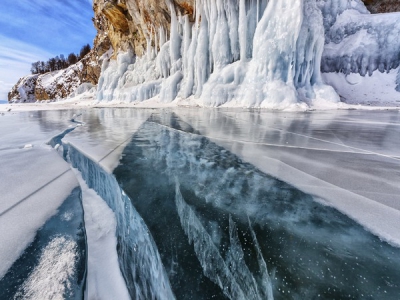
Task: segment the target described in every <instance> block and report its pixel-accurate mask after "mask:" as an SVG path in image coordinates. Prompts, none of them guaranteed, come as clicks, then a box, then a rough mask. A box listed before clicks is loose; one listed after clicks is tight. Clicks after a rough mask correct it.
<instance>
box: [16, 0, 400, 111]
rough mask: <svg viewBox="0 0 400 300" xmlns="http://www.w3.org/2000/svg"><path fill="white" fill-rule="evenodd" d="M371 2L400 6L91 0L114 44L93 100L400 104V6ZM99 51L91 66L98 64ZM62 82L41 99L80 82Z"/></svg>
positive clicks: (367, 0) (302, 0)
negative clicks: (151, 99)
mask: <svg viewBox="0 0 400 300" xmlns="http://www.w3.org/2000/svg"><path fill="white" fill-rule="evenodd" d="M365 5H367V7H368V9H370V10H371V11H374V12H380V11H391V10H396V9H398V7H397V4H396V3H392V2H391V1H390V0H385V1H381V2H379V3H378V2H377V1H375V0H291V1H289V0H280V1H278V0H213V1H211V0H199V1H194V0H186V1H185V0H162V1H154V0H150V1H144V0H94V4H93V8H94V11H95V18H94V24H95V27H96V28H97V30H98V35H97V37H96V40H95V45H96V44H99V41H105V40H106V41H107V42H108V45H111V47H112V48H113V50H114V51H113V55H112V57H111V58H110V59H105V60H104V61H103V62H102V66H101V75H100V78H99V81H98V88H97V99H98V101H103V102H110V101H114V102H118V103H120V102H122V103H127V102H130V103H132V102H134V103H139V102H143V101H145V100H148V99H150V98H154V99H157V100H156V102H157V103H160V102H161V103H171V102H174V101H175V102H176V103H181V104H190V105H200V106H242V107H243V106H245V107H267V108H287V107H292V106H304V107H306V106H307V105H313V104H319V103H337V102H338V101H339V96H340V98H341V99H342V100H344V101H346V102H350V103H370V102H375V103H376V104H379V103H381V102H385V101H386V102H389V103H391V104H393V103H397V102H396V101H397V100H398V101H399V102H400V93H399V92H398V90H400V79H399V78H400V69H399V68H398V67H399V64H400V40H399V39H397V36H398V35H399V33H400V27H399V24H400V13H390V14H371V13H370V12H369V11H368V9H367V8H366V6H365ZM101 49H102V50H101V51H98V50H94V52H93V54H92V55H93V56H94V57H95V59H94V60H92V63H93V62H94V63H99V62H100V61H102V60H101V59H99V58H100V57H102V54H103V53H104V52H105V51H106V50H107V49H108V48H107V47H101ZM97 67H98V68H100V66H97ZM82 70H86V67H85V66H84V67H83V69H82ZM98 70H100V69H98ZM321 72H322V73H321ZM98 73H100V71H98ZM47 76H49V75H47ZM52 76H53V75H52ZM53 77H55V76H53ZM61 77H62V78H64V77H65V76H64V75H62V76H61ZM78 77H79V76H78ZM43 79H44V78H43ZM43 79H41V77H40V76H39V78H38V79H37V82H39V83H40V82H42V81H44V80H43ZM26 80H27V79H24V80H22V82H23V83H24V82H25V81H26ZM30 80H32V79H30ZM89 81H90V82H92V83H97V78H96V80H93V81H92V80H89ZM65 82H68V80H67V81H65V80H63V81H62V84H59V82H57V81H53V85H52V87H56V88H55V89H56V90H57V92H56V93H50V94H51V95H49V97H47V94H49V93H44V94H43V93H42V92H41V91H42V90H43V89H41V88H38V89H37V90H38V92H37V93H35V94H36V97H37V99H48V98H54V97H56V98H57V97H65V96H68V94H70V92H71V90H73V89H75V88H76V86H77V85H78V84H77V83H74V84H73V85H72V86H73V88H72V89H71V88H69V89H68V91H69V93H65V92H63V91H62V90H63V87H64V83H65ZM81 82H83V81H82V80H81V81H80V83H81ZM80 83H79V84H80ZM325 83H328V84H325ZM68 84H69V83H68ZM39 86H40V85H39ZM331 86H333V87H334V88H335V89H333V88H332V87H331ZM18 89H21V88H20V87H19V86H17V87H16V89H15V90H16V91H18ZM60 90H61V91H60Z"/></svg>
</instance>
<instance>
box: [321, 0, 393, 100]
mask: <svg viewBox="0 0 400 300" xmlns="http://www.w3.org/2000/svg"><path fill="white" fill-rule="evenodd" d="M318 5H319V7H320V9H321V11H322V13H323V16H324V26H325V49H324V52H323V56H322V63H321V70H322V72H324V73H330V74H326V75H325V74H324V75H323V78H324V79H325V80H326V82H328V83H329V84H331V85H332V86H334V88H335V89H336V90H337V91H338V93H339V94H340V96H341V97H342V98H343V99H347V101H348V102H353V103H360V102H361V103H369V104H371V103H373V102H375V103H377V104H378V105H382V104H383V103H384V102H392V103H396V101H399V100H400V95H399V94H397V92H396V91H399V90H400V88H399V86H398V83H396V82H397V81H398V80H396V76H395V75H393V73H395V72H396V69H397V68H398V67H399V65H400V40H399V39H398V36H399V34H400V13H390V14H389V13H386V14H370V13H369V11H368V10H367V9H366V8H365V6H364V4H363V3H362V2H361V0H351V1H348V0H324V1H319V4H318ZM377 71H379V72H380V73H386V74H387V75H385V76H380V74H379V72H377ZM335 73H339V74H335ZM340 73H342V74H340ZM352 74H353V75H352ZM356 74H359V75H360V77H358V78H356V80H354V78H352V77H356V76H354V75H356ZM349 75H352V76H350V77H349ZM367 75H368V77H373V78H371V79H369V78H366V77H367ZM371 86H372V91H370V89H371ZM383 86H384V87H385V88H384V90H383V89H382V87H383ZM377 88H378V89H379V90H381V89H382V90H381V91H380V93H379V94H376V93H374V92H373V91H375V90H376V89H377Z"/></svg>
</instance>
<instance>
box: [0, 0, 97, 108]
mask: <svg viewBox="0 0 400 300" xmlns="http://www.w3.org/2000/svg"><path fill="white" fill-rule="evenodd" d="M92 17H93V11H92V1H91V0H0V100H2V99H7V93H8V92H9V90H10V89H11V87H12V86H13V85H14V84H15V83H16V82H17V81H18V79H19V78H20V77H22V76H24V75H28V74H30V68H31V63H33V62H35V61H38V60H44V61H46V60H48V59H49V58H51V57H54V56H56V55H60V54H64V55H65V56H67V55H68V54H69V53H71V52H74V53H79V50H80V49H81V47H82V46H83V45H85V44H88V43H89V44H90V45H91V46H92V43H93V39H94V37H95V35H96V30H95V29H94V27H93V23H92Z"/></svg>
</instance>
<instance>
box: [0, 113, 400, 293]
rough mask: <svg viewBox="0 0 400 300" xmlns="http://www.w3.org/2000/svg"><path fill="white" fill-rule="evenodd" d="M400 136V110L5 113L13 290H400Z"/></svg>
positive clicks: (1, 172) (2, 212) (6, 224)
mask: <svg viewBox="0 0 400 300" xmlns="http://www.w3.org/2000/svg"><path fill="white" fill-rule="evenodd" d="M399 136H400V113H399V112H398V111H356V110H346V111H344V110H343V111H325V112H304V113H301V112H293V113H290V112H267V111H262V110H251V111H248V110H238V109H231V110H228V109H226V110H220V109H200V108H190V109H185V108H176V109H132V108H130V109H124V108H118V109H117V108H115V109H112V108H107V109H87V110H85V109H82V110H63V111H41V112H40V111H36V112H19V113H12V112H10V113H5V114H4V115H3V116H0V165H1V168H0V189H1V191H2V195H1V198H0V228H1V231H0V261H1V264H0V278H1V279H0V298H1V299H3V298H4V299H11V298H14V297H17V298H18V297H33V298H35V297H36V298H38V299H39V298H40V299H45V298H46V297H48V296H49V295H59V296H60V297H61V298H74V299H80V298H82V297H83V295H84V294H86V297H88V298H90V297H91V296H93V297H94V296H95V295H103V296H104V295H107V297H108V298H109V299H128V298H136V299H148V298H153V297H156V298H160V299H172V298H176V299H225V298H230V299H272V298H274V299H314V298H318V297H321V298H338V299H343V298H350V299H359V298H363V299H365V298H367V299H395V298H397V297H398V295H399V294H400V286H399V282H400V271H399V270H400V249H399V247H400V230H398V228H400V196H399V195H400V184H399V182H400V140H399ZM71 166H72V167H73V168H71ZM77 170H79V171H80V174H79V173H78V171H77ZM89 188H90V189H89ZM93 190H94V191H95V192H96V193H97V195H96V193H95V192H94V191H93ZM85 258H87V263H85V261H86V259H85ZM105 270H107V271H105ZM85 278H86V290H84V289H85V284H84V282H85Z"/></svg>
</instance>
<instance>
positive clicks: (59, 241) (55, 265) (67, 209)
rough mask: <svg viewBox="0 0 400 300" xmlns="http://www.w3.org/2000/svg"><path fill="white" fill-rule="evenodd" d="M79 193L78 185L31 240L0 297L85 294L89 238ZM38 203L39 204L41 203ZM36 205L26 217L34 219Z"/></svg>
mask: <svg viewBox="0 0 400 300" xmlns="http://www.w3.org/2000/svg"><path fill="white" fill-rule="evenodd" d="M49 196H50V195H49V194H48V195H46V196H45V197H49ZM80 196H81V191H80V189H79V188H75V189H74V190H73V191H72V193H71V194H70V195H69V197H68V198H67V199H65V201H64V202H63V203H62V205H60V207H59V208H58V211H57V213H56V214H55V215H54V216H53V217H51V218H50V219H49V220H46V222H45V224H43V226H42V227H41V228H40V229H39V230H38V231H37V233H36V236H35V238H34V240H33V241H32V243H30V245H29V246H28V247H27V248H26V249H25V250H24V252H23V253H22V255H21V256H20V257H19V258H18V259H17V260H16V262H15V263H14V264H13V265H12V266H11V268H10V269H9V270H8V271H7V273H6V274H5V275H4V277H3V278H1V280H0V298H1V299H64V298H69V299H81V298H82V297H83V292H84V287H85V281H86V239H85V231H84V221H83V209H82V203H81V198H80ZM36 206H38V207H40V203H38V204H36ZM34 208H35V207H33V208H32V209H31V211H30V212H26V213H25V214H24V216H25V218H27V216H29V217H30V218H32V219H34V213H33V212H34ZM36 209H37V207H36ZM41 209H43V208H41ZM32 223H33V222H32ZM33 225H35V224H34V223H33ZM19 229H24V228H19ZM11 246H13V245H12V244H11Z"/></svg>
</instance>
